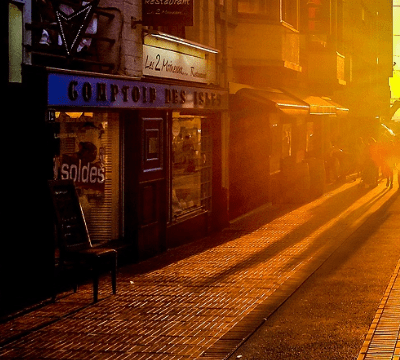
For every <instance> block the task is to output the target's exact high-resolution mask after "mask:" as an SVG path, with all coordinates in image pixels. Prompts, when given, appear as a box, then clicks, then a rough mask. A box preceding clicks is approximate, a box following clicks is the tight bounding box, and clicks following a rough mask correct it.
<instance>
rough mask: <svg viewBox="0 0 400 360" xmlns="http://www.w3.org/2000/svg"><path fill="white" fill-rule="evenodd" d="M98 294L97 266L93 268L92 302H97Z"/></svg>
mask: <svg viewBox="0 0 400 360" xmlns="http://www.w3.org/2000/svg"><path fill="white" fill-rule="evenodd" d="M98 292H99V268H98V265H95V266H93V302H97V300H98Z"/></svg>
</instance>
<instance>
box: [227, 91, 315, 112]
mask: <svg viewBox="0 0 400 360" xmlns="http://www.w3.org/2000/svg"><path fill="white" fill-rule="evenodd" d="M234 97H235V98H236V99H238V100H247V101H248V102H249V101H250V102H251V103H252V104H253V106H259V105H262V106H265V107H269V108H270V109H271V110H279V111H282V112H283V113H285V114H288V115H307V114H308V113H309V109H310V107H309V105H308V104H307V103H305V102H303V101H301V100H300V99H297V98H295V97H294V96H291V95H290V94H288V93H286V92H284V91H282V90H278V89H273V88H267V89H253V88H242V89H240V90H238V91H237V92H236V93H235V95H234Z"/></svg>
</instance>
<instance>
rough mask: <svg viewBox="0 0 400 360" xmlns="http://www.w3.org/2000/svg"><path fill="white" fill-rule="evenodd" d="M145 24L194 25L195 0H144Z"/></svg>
mask: <svg viewBox="0 0 400 360" xmlns="http://www.w3.org/2000/svg"><path fill="white" fill-rule="evenodd" d="M142 2H143V4H142V5H143V25H146V26H172V25H177V24H179V25H182V26H193V0H142Z"/></svg>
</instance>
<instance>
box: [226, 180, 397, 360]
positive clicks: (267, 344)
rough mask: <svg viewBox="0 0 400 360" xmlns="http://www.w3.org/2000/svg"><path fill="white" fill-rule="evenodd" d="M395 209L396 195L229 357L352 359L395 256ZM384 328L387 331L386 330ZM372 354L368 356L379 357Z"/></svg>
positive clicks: (381, 294) (372, 316)
mask: <svg viewBox="0 0 400 360" xmlns="http://www.w3.org/2000/svg"><path fill="white" fill-rule="evenodd" d="M380 186H382V184H381V185H380ZM399 213H400V202H399V200H398V197H397V196H396V197H394V198H392V199H391V200H390V201H388V203H387V204H385V205H384V206H383V207H382V208H381V209H380V210H379V211H378V212H377V213H375V214H374V215H373V216H371V217H370V218H369V219H367V221H366V222H365V223H364V224H363V225H361V226H360V227H359V228H358V229H357V230H356V231H355V232H354V233H352V234H351V235H350V236H349V237H348V238H347V239H346V241H345V242H343V244H342V245H341V246H340V247H339V248H338V249H337V250H336V251H335V252H334V253H333V254H332V255H331V256H330V257H329V258H328V259H327V261H326V262H325V263H324V264H322V266H321V267H320V268H319V269H318V270H317V271H316V272H314V273H313V274H312V275H311V276H310V277H309V278H308V279H307V280H306V281H305V282H304V284H303V285H302V286H301V287H300V288H299V289H298V290H297V291H296V292H295V293H294V294H293V295H292V296H291V297H290V298H288V300H287V301H286V302H285V303H284V304H283V305H282V306H281V307H279V309H278V310H277V311H275V312H274V313H273V314H272V315H271V316H270V317H268V319H266V321H265V323H264V324H263V325H262V326H261V327H260V328H259V329H258V330H257V331H256V332H255V333H254V334H253V335H252V336H251V337H250V338H249V339H248V340H247V341H246V342H245V343H244V344H243V346H241V347H240V348H239V349H238V350H237V351H236V352H235V353H234V354H233V355H232V356H231V357H230V358H229V359H230V360H233V359H238V358H240V359H243V360H249V359H304V360H310V359H315V360H317V359H332V360H333V359H335V360H338V359H343V360H350V359H357V358H358V354H359V352H360V349H361V346H362V344H363V341H364V339H365V336H366V334H367V332H368V329H369V327H370V325H371V323H372V321H373V319H374V316H375V313H376V311H377V309H378V307H379V304H380V302H381V299H382V296H383V294H384V292H385V289H386V287H387V284H388V283H389V280H390V278H391V276H392V273H393V271H394V269H395V267H396V265H397V263H398V261H399V258H400V242H399V238H398V231H399V229H400V223H399V222H398V215H399ZM394 219H395V221H394ZM394 320H397V321H398V320H399V319H394ZM397 328H398V327H397ZM385 330H386V334H388V330H391V329H387V328H386V329H385ZM379 350H380V348H379V346H378V348H377V352H378V353H377V354H379ZM385 351H388V349H387V348H385ZM389 352H390V349H389ZM388 355H389V356H390V354H388ZM376 356H377V357H370V359H374V358H379V359H380V358H381V357H379V355H376ZM385 359H391V357H385Z"/></svg>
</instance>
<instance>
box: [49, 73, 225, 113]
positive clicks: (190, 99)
mask: <svg viewBox="0 0 400 360" xmlns="http://www.w3.org/2000/svg"><path fill="white" fill-rule="evenodd" d="M48 105H49V106H68V107H77V106H78V107H112V108H140V109H143V108H152V109H157V108H170V109H215V110H227V109H228V93H227V91H222V90H216V89H210V88H197V87H187V86H175V85H162V84H153V83H146V82H140V81H130V80H122V79H112V78H94V77H89V76H75V75H68V74H59V73H51V74H49V75H48Z"/></svg>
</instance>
